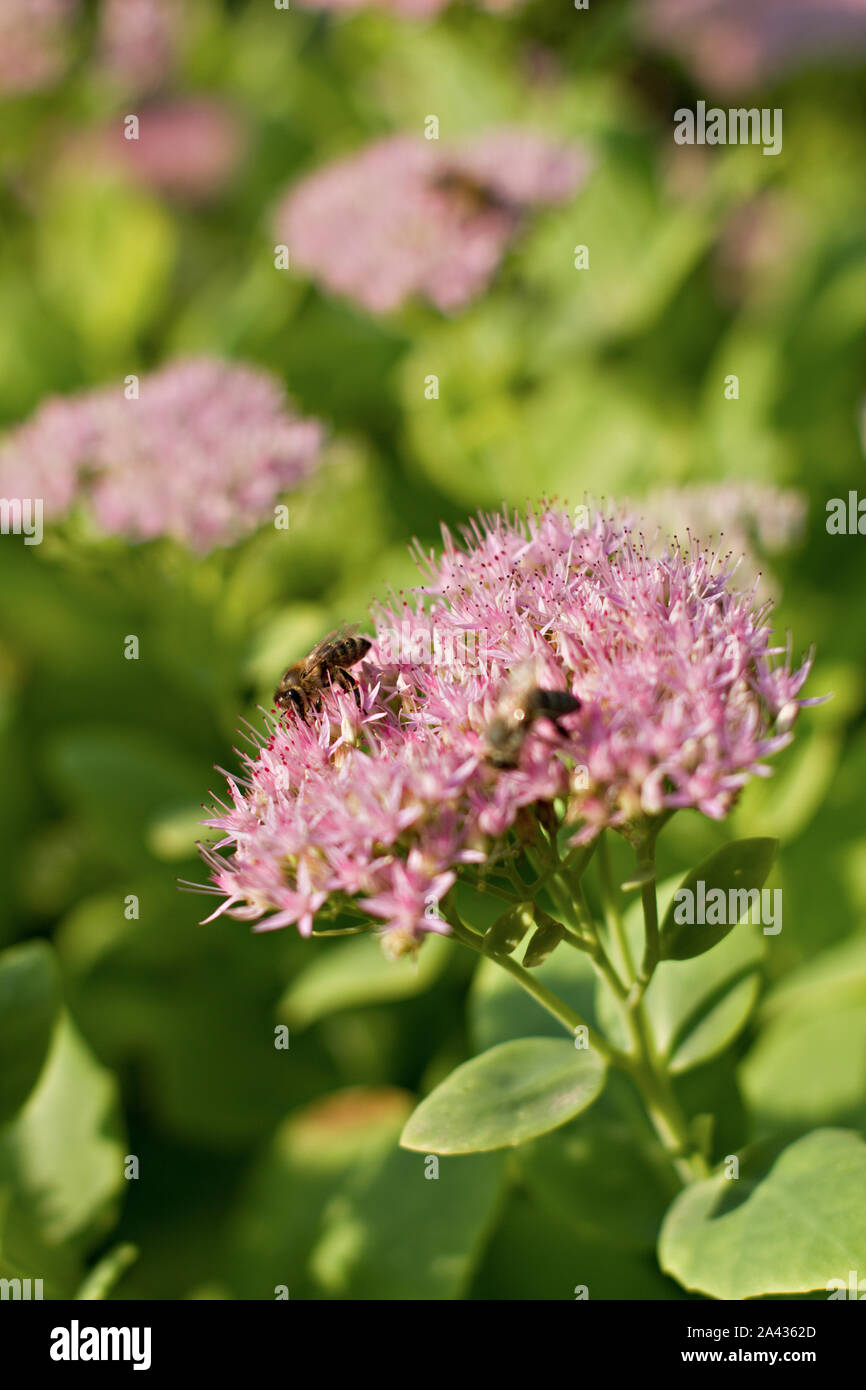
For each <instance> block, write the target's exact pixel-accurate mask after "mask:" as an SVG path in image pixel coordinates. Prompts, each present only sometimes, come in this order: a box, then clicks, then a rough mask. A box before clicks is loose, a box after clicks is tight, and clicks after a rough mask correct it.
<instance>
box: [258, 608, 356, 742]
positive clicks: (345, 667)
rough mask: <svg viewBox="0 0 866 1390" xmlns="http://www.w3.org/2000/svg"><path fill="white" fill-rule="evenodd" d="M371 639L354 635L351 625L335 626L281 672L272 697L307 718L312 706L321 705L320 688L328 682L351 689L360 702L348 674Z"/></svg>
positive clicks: (325, 688) (313, 707) (284, 707)
mask: <svg viewBox="0 0 866 1390" xmlns="http://www.w3.org/2000/svg"><path fill="white" fill-rule="evenodd" d="M370 646H371V643H370V642H368V641H367V638H366V637H357V636H356V635H355V629H354V628H337V629H336V630H335V631H334V632H329V633H328V635H327V637H323V638H322V640H321V642H318V643H317V644H316V646H315V647H314V648H313V650H312V651H311V652H310V654H309V656H305V657H304V659H303V661H296V662H295V663H294V664H293V665H292V666H289V667H287V669H286V670H285V671H284V672H283V674H282V676H281V678H280V683H279V685H278V686H277V688H276V690H275V691H274V700H275V702H276V704H277V705H278V706H279V708H280V709H283V710H294V712H295V713H296V714H297V715H299V716H300V718H301V719H304V720H306V718H307V715H308V714H309V713H310V711H311V710H314V709H321V706H322V692H323V691H325V690H327V689H328V685H329V684H332V685H339V686H340V688H341V689H342V690H351V691H353V692H354V695H355V699H356V700H357V701H358V704H359V705H360V703H361V701H360V697H359V695H358V682H357V681H356V680H355V678H354V676H351V675H350V674H349V667H350V666H354V665H355V664H356V663H357V662H359V661H360V660H361V658H362V657H364V656H366V655H367V652H368V651H369V650H370Z"/></svg>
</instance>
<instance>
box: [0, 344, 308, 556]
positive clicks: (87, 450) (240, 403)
mask: <svg viewBox="0 0 866 1390" xmlns="http://www.w3.org/2000/svg"><path fill="white" fill-rule="evenodd" d="M322 433H323V431H322V426H321V425H320V424H319V423H318V421H316V420H304V419H300V418H298V417H297V416H296V415H295V414H294V413H293V412H292V411H291V410H290V409H289V408H288V406H287V404H286V400H285V396H284V393H283V390H282V387H281V385H280V383H279V381H278V380H277V379H276V378H275V377H273V376H271V374H270V373H268V372H265V371H261V370H260V369H258V368H253V367H248V366H238V365H235V364H233V363H228V362H221V361H217V360H213V359H210V358H193V359H189V360H183V361H179V362H173V363H171V364H169V365H168V366H166V367H163V368H162V369H161V370H159V371H157V372H154V373H152V374H151V375H149V376H144V377H143V378H142V379H141V381H140V383H139V394H138V397H137V398H133V399H128V398H127V392H126V391H125V389H124V387H123V386H121V385H118V386H113V387H102V388H100V389H98V390H93V391H86V392H83V393H81V394H79V395H77V396H72V397H66V398H63V397H55V398H52V399H50V400H48V401H46V402H45V403H44V404H43V405H42V406H40V408H39V409H38V410H37V411H36V413H35V415H34V416H33V417H32V419H31V420H29V421H28V422H26V423H25V424H23V425H21V426H19V427H18V428H17V429H16V430H14V431H13V432H12V433H11V435H9V436H7V438H6V439H5V440H4V441H3V442H2V444H0V496H3V497H7V498H14V497H19V498H25V497H29V498H41V499H42V503H43V512H44V516H45V519H46V520H51V519H56V518H59V517H62V516H63V515H64V514H65V513H66V512H68V511H69V509H70V508H71V507H72V506H73V505H75V504H76V503H81V504H82V505H84V506H85V508H86V509H87V511H88V512H89V513H90V514H91V516H92V517H93V519H94V520H95V522H96V524H97V526H98V527H99V529H100V530H102V531H104V532H107V533H109V534H115V535H119V536H124V537H127V538H129V539H131V540H149V539H151V538H152V537H155V536H173V537H175V538H176V539H178V540H180V541H182V542H184V543H185V544H187V545H189V546H190V547H191V548H193V549H195V550H197V551H200V552H204V551H207V550H210V549H211V548H212V547H214V546H217V545H226V544H229V543H230V542H232V541H233V540H236V539H237V538H238V537H239V536H241V535H244V534H245V533H247V532H248V531H251V530H253V529H254V528H255V527H256V526H258V525H260V524H261V522H262V521H263V519H264V518H265V516H266V515H267V513H268V511H269V509H270V508H271V507H272V506H273V503H274V501H275V499H276V498H277V497H278V496H279V495H280V494H281V493H282V492H284V491H286V490H287V489H289V488H291V487H294V486H295V485H296V484H297V483H298V482H300V480H301V479H302V478H303V477H305V476H306V475H307V474H308V473H309V472H310V471H311V470H312V469H313V468H314V466H315V463H316V459H317V456H318V452H319V448H320V445H321V441H322Z"/></svg>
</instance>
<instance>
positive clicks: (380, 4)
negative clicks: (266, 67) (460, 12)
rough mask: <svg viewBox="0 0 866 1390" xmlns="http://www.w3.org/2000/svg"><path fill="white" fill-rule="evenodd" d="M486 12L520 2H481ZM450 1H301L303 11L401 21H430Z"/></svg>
mask: <svg viewBox="0 0 866 1390" xmlns="http://www.w3.org/2000/svg"><path fill="white" fill-rule="evenodd" d="M479 3H480V5H481V8H482V9H485V10H510V9H512V8H513V6H514V5H516V4H518V3H519V0H479ZM449 4H450V0H299V5H300V8H301V9H303V10H327V11H329V12H330V13H331V14H353V13H354V12H355V11H356V10H364V9H378V10H386V11H390V12H391V13H392V14H395V15H399V17H400V18H401V19H428V18H430V17H432V16H433V15H437V14H440V13H441V11H442V10H444V9H446V8H447V6H448V5H449Z"/></svg>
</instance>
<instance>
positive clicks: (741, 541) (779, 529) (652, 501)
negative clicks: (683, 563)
mask: <svg viewBox="0 0 866 1390" xmlns="http://www.w3.org/2000/svg"><path fill="white" fill-rule="evenodd" d="M635 511H636V515H638V516H640V518H641V521H642V523H643V526H644V529H645V530H646V532H647V536H648V538H649V535H650V534H651V532H652V529H653V527H658V528H659V529H660V531H661V532H663V533H666V534H668V535H674V536H679V537H681V538H682V539H683V540H685V539H687V538H688V537H689V536H700V537H701V539H702V541H704V542H705V543H712V544H715V545H718V546H719V548H720V549H723V550H724V552H726V553H727V555H729V556H730V558H731V560H732V561H734V562H737V563H738V575H739V580H740V583H741V584H742V585H745V584H752V583H754V582H755V580H756V578H757V576H758V574H759V571H760V569H761V564H762V562H763V561H764V559H765V558H766V557H769V556H772V555H778V554H782V553H783V552H784V551H786V550H790V549H791V548H792V547H793V546H795V545H796V544H797V543H798V541H800V540H801V539H802V536H803V533H804V531H805V527H806V515H807V511H808V504H807V500H806V497H805V495H804V494H803V493H802V492H800V491H798V490H797V489H796V488H777V487H774V486H773V485H772V484H770V483H760V482H756V481H754V480H752V479H735V478H729V479H726V480H725V481H724V482H721V483H703V484H695V485H694V486H692V487H679V488H677V487H665V488H657V489H655V491H653V492H650V493H648V494H647V496H646V497H645V498H643V499H642V500H641V502H640V504H639V506H636V508H635ZM768 592H772V583H771V586H770V589H769V590H768Z"/></svg>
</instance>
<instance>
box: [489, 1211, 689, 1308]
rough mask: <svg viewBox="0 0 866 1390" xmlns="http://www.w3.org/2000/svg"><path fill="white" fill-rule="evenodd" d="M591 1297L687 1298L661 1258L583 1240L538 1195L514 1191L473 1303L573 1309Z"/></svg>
mask: <svg viewBox="0 0 866 1390" xmlns="http://www.w3.org/2000/svg"><path fill="white" fill-rule="evenodd" d="M584 1289H585V1290H586V1295H584V1294H583V1290H584ZM584 1296H588V1297H589V1300H590V1307H591V1306H592V1303H593V1302H594V1301H596V1300H598V1299H612V1300H615V1301H617V1302H619V1301H621V1300H632V1299H669V1298H682V1299H684V1298H685V1297H686V1295H685V1294H684V1293H683V1292H682V1291H681V1289H680V1288H679V1285H677V1284H675V1283H674V1281H673V1280H672V1279H667V1278H665V1276H664V1275H663V1274H661V1273H660V1271H659V1267H658V1263H657V1261H656V1258H655V1253H654V1252H652V1251H647V1250H624V1249H623V1248H622V1246H620V1245H617V1244H613V1243H611V1241H609V1240H608V1239H607V1238H606V1237H602V1238H600V1239H592V1238H590V1237H589V1236H586V1237H576V1236H575V1232H574V1229H573V1227H572V1226H571V1224H570V1223H569V1222H568V1221H564V1220H563V1219H562V1217H561V1216H560V1215H559V1214H558V1213H555V1212H553V1211H551V1210H550V1208H549V1207H548V1206H546V1205H542V1204H541V1203H540V1202H539V1201H537V1200H536V1194H535V1192H531V1193H527V1192H526V1191H524V1190H523V1189H522V1188H516V1189H512V1191H511V1192H510V1193H509V1194H508V1198H507V1201H506V1203H505V1207H504V1211H503V1213H502V1215H501V1217H500V1219H499V1222H498V1223H497V1227H496V1230H495V1232H494V1233H493V1236H492V1237H491V1239H490V1240H489V1241H488V1243H487V1246H486V1249H485V1251H484V1259H483V1261H482V1263H481V1265H480V1267H479V1270H478V1272H477V1274H476V1277H475V1279H474V1281H473V1284H472V1289H471V1294H470V1297H471V1298H472V1299H474V1300H482V1299H483V1300H487V1301H491V1300H500V1299H502V1300H505V1301H506V1302H507V1301H509V1300H511V1301H514V1300H521V1301H523V1300H526V1301H529V1302H537V1301H538V1300H539V1299H556V1300H560V1299H561V1300H563V1301H565V1302H572V1303H573V1302H574V1300H575V1299H576V1298H581V1297H584ZM587 1311H589V1310H587ZM575 1312H576V1313H579V1310H578V1309H575Z"/></svg>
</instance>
